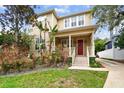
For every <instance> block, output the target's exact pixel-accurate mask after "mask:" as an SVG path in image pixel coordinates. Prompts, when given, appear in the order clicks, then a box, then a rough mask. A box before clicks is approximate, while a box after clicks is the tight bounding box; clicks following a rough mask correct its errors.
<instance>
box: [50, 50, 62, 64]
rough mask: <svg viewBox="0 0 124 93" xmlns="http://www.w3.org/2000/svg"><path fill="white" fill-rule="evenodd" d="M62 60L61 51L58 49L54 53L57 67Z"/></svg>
mask: <svg viewBox="0 0 124 93" xmlns="http://www.w3.org/2000/svg"><path fill="white" fill-rule="evenodd" d="M60 60H61V53H60V51H59V49H56V50H55V51H53V52H52V61H53V62H54V64H55V65H56V64H57V63H59V62H60Z"/></svg>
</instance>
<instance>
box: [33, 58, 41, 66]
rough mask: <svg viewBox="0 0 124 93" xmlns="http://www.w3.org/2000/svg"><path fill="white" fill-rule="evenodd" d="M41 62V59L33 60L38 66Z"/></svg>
mask: <svg viewBox="0 0 124 93" xmlns="http://www.w3.org/2000/svg"><path fill="white" fill-rule="evenodd" d="M41 61H42V59H41V57H37V58H36V59H35V63H36V64H38V65H41Z"/></svg>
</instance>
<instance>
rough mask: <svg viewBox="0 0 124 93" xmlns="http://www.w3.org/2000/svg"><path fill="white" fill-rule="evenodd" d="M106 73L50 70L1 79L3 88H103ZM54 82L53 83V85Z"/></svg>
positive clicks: (0, 83)
mask: <svg viewBox="0 0 124 93" xmlns="http://www.w3.org/2000/svg"><path fill="white" fill-rule="evenodd" d="M107 75H108V72H106V71H86V70H68V69H63V70H62V69H61V70H59V69H50V68H49V69H48V70H45V71H41V72H35V73H30V74H23V75H16V76H11V77H9V76H7V77H0V87H1V88H16V87H17V88H19V87H20V88H46V87H47V88H68V87H69V88H70V87H73V88H74V87H76V88H77V87H78V88H102V87H103V86H104V83H105V81H106V78H107ZM51 82H52V83H51Z"/></svg>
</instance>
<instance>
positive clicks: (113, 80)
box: [96, 59, 124, 88]
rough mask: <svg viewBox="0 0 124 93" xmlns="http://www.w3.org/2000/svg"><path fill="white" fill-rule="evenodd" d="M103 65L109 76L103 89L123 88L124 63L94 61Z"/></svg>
mask: <svg viewBox="0 0 124 93" xmlns="http://www.w3.org/2000/svg"><path fill="white" fill-rule="evenodd" d="M96 60H98V61H99V62H101V63H102V64H103V66H105V67H106V68H107V69H108V70H109V74H108V77H107V80H106V83H105V85H104V87H105V88H124V63H119V62H116V61H110V60H106V59H96Z"/></svg>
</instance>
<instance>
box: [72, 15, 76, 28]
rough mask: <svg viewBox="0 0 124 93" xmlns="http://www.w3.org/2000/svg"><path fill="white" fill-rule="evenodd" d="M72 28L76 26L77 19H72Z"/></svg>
mask: <svg viewBox="0 0 124 93" xmlns="http://www.w3.org/2000/svg"><path fill="white" fill-rule="evenodd" d="M71 26H72V27H74V26H76V17H72V18H71Z"/></svg>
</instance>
